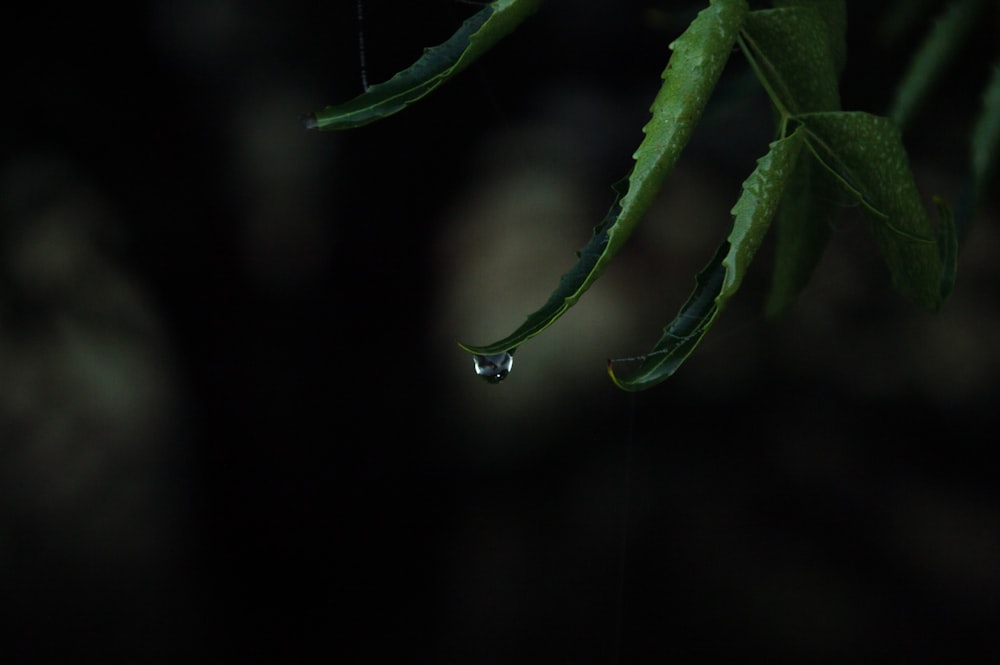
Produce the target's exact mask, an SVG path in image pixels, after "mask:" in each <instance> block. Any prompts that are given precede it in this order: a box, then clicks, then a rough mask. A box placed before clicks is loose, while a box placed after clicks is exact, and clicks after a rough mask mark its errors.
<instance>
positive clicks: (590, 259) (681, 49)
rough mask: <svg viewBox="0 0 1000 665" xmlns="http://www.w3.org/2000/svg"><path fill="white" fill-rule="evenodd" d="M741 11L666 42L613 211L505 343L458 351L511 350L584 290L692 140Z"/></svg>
mask: <svg viewBox="0 0 1000 665" xmlns="http://www.w3.org/2000/svg"><path fill="white" fill-rule="evenodd" d="M746 13H747V4H746V2H745V0H712V3H711V5H710V6H709V7H707V8H705V9H704V10H702V11H701V12H700V13H699V14H698V16H697V17H696V18H695V19H694V21H692V22H691V25H690V26H688V28H687V30H685V31H684V33H683V34H682V35H681V36H680V37H678V38H677V39H676V40H675V41H674V42H673V43H672V44H670V49H671V51H672V52H673V53H672V54H671V56H670V60H669V62H668V63H667V67H666V69H664V71H663V85H662V86H661V87H660V91H659V92H658V93H657V95H656V98H655V99H654V100H653V104H652V106H651V107H650V111H651V113H652V118H651V119H650V121H649V122H648V123H647V124H646V126H645V127H643V130H642V131H643V133H644V134H645V138H644V139H643V141H642V143H641V144H640V145H639V147H638V149H637V150H636V151H635V154H634V155H633V157H634V159H635V165H634V166H633V168H632V172H631V174H630V175H629V176H628V178H627V180H623V181H621V182H619V183H618V185H616V186H615V192H616V197H615V201H614V203H613V204H612V206H611V210H610V211H609V212H608V214H607V216H606V217H605V219H604V221H602V222H601V223H600V224H599V225H598V226H597V227H596V228H595V229H594V234H593V236H592V237H591V239H590V242H589V243H587V245H586V246H585V247H584V248H583V249H582V250H580V251H579V252H578V255H579V261H578V262H577V264H576V265H575V266H574V267H573V268H572V269H571V270H570V271H569V272H567V273H566V274H565V275H563V276H562V278H561V279H560V281H559V285H558V287H557V288H556V290H555V291H553V292H552V294H551V296H550V297H549V299H548V300H547V301H546V302H545V303H544V304H543V305H542V307H541V308H540V309H538V310H537V311H535V312H534V313H532V314H530V315H529V316H528V318H527V320H526V321H525V322H524V323H523V324H522V325H521V326H520V327H518V328H517V329H516V330H515V331H514V332H513V333H511V334H510V335H508V336H506V337H504V338H503V339H500V340H498V341H496V342H493V343H491V344H486V345H482V346H473V345H469V344H462V343H460V344H459V346H461V347H462V348H463V349H465V350H466V351H469V352H471V353H475V354H480V355H488V354H494V353H499V352H501V351H512V350H513V349H515V348H516V347H518V346H519V345H521V344H523V343H524V342H525V341H527V340H528V339H530V338H531V337H534V336H535V335H537V334H538V333H540V332H541V331H542V330H544V329H545V328H547V327H549V326H550V325H552V323H553V322H555V321H556V320H557V319H558V318H559V317H560V316H562V315H563V313H564V312H566V310H568V309H569V308H570V307H572V306H573V305H574V304H576V302H577V301H578V300H579V299H580V296H582V295H583V293H584V292H585V291H586V290H587V289H588V288H590V285H591V284H592V283H593V282H594V280H596V279H597V278H598V277H599V276H600V274H601V272H602V271H603V269H604V268H605V266H606V265H607V264H608V262H609V261H610V260H611V258H612V257H613V256H614V255H615V254H617V253H618V251H619V250H620V249H621V247H622V246H623V245H624V244H625V241H626V240H627V239H628V237H629V235H631V233H632V231H633V230H634V229H635V226H636V225H637V224H638V222H639V220H640V219H641V218H642V216H643V215H644V214H645V213H646V211H647V210H648V209H649V206H650V205H651V204H652V202H653V200H654V199H655V197H656V194H657V193H658V192H659V190H660V188H661V186H662V185H663V181H664V179H666V177H667V175H668V174H669V173H670V171H671V170H672V169H673V167H674V164H675V163H676V162H677V159H678V157H679V156H680V153H681V151H682V150H683V148H684V146H686V145H687V143H688V141H689V140H690V138H691V134H692V133H693V131H694V128H695V126H696V124H697V122H698V119H699V117H700V116H701V113H702V111H703V110H704V108H705V104H706V103H707V102H708V98H709V97H710V96H711V93H712V90H713V89H714V87H715V84H716V82H717V81H718V79H719V76H720V75H721V74H722V70H723V69H724V67H725V64H726V61H727V60H728V58H729V54H730V52H731V51H732V48H733V44H734V43H735V41H736V35H737V33H738V31H739V27H740V25H741V24H742V22H743V19H744V17H745V16H746Z"/></svg>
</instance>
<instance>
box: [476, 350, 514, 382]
mask: <svg viewBox="0 0 1000 665" xmlns="http://www.w3.org/2000/svg"><path fill="white" fill-rule="evenodd" d="M473 362H475V363H476V374H478V375H479V376H481V377H483V380H485V381H488V382H489V383H500V382H501V381H503V380H504V379H506V378H507V374H509V373H510V368H511V367H513V365H514V356H512V355H511V353H510V352H509V351H504V352H502V353H494V354H493V355H491V356H476V357H475V358H473Z"/></svg>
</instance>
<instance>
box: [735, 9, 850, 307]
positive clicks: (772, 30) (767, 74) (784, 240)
mask: <svg viewBox="0 0 1000 665" xmlns="http://www.w3.org/2000/svg"><path fill="white" fill-rule="evenodd" d="M775 4H780V5H782V8H780V9H773V10H763V11H755V12H751V13H750V14H749V15H748V16H747V21H746V24H745V25H744V27H743V35H744V36H743V41H742V46H743V47H744V49H745V50H746V51H748V52H747V53H746V55H747V58H748V59H749V60H750V62H751V65H752V67H753V69H754V71H755V72H756V73H757V76H758V77H760V78H761V83H762V84H763V85H764V87H765V89H766V90H767V91H768V92H769V94H770V95H772V100H773V102H774V105H775V107H776V109H777V110H778V112H779V118H778V131H779V132H782V131H786V130H787V127H788V122H789V120H790V119H791V118H792V117H793V116H792V115H790V114H793V113H804V112H815V111H836V110H838V109H839V108H840V94H839V91H838V86H837V73H838V64H837V61H838V56H837V53H838V52H839V51H838V49H842V48H843V41H844V34H843V30H844V17H843V2H836V1H831V0H813V1H809V0H798V1H792V0H787V1H785V2H780V3H778V2H776V3H775ZM786 114H789V115H786ZM835 187H836V184H835V183H834V182H833V179H832V177H831V176H829V174H827V173H826V171H825V170H824V169H821V168H819V167H818V165H817V164H816V162H815V160H813V159H811V158H803V159H801V160H799V162H798V166H797V167H796V169H795V173H794V174H793V175H792V176H791V180H790V182H789V185H788V187H787V189H786V191H785V195H784V199H783V201H782V204H781V208H780V210H779V212H778V218H777V224H776V227H777V228H776V231H777V244H776V247H775V261H774V272H773V275H772V281H771V289H770V292H769V294H768V299H767V304H766V310H767V313H768V314H769V315H771V316H774V315H777V314H779V313H780V312H782V311H783V310H784V309H785V308H786V307H787V306H788V305H789V304H790V303H791V302H793V301H794V300H795V298H796V297H797V296H798V294H799V293H800V292H801V290H802V288H803V287H804V286H805V285H806V283H807V282H808V281H809V278H810V277H811V276H812V273H813V270H814V269H815V267H816V264H817V263H818V262H819V259H820V256H821V255H822V253H823V250H824V249H825V247H826V242H827V239H828V238H829V235H830V225H829V221H830V218H831V216H832V213H833V210H834V207H833V206H831V205H830V201H831V200H832V198H833V196H832V195H831V192H832V191H834V190H835Z"/></svg>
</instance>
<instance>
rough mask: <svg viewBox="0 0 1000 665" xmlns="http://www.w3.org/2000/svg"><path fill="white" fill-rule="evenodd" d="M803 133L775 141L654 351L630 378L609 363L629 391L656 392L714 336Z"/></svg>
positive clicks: (773, 207) (757, 244) (764, 227)
mask: <svg viewBox="0 0 1000 665" xmlns="http://www.w3.org/2000/svg"><path fill="white" fill-rule="evenodd" d="M802 136H803V132H802V130H801V129H800V130H798V131H796V132H795V133H793V134H792V135H791V136H788V137H786V138H783V139H780V140H778V141H775V142H774V143H772V144H771V147H770V150H769V151H768V153H767V154H766V155H765V156H764V157H762V158H761V159H759V160H758V161H757V168H756V169H754V172H753V173H751V174H750V177H749V178H747V179H746V180H745V181H744V183H743V193H742V195H741V196H740V198H739V200H738V201H737V202H736V205H735V206H734V207H733V209H732V214H733V229H732V231H731V232H730V234H729V237H728V238H727V240H726V242H724V243H723V244H722V246H721V247H720V248H719V251H718V252H717V253H716V256H715V258H714V259H713V260H712V261H711V262H710V263H709V264H708V266H706V267H705V268H704V269H703V270H702V271H701V272H700V273H699V274H698V278H697V285H696V286H695V290H694V292H693V293H692V294H691V296H690V297H689V298H688V300H687V302H685V303H684V306H683V307H681V309H680V312H679V313H678V314H677V316H676V317H675V318H674V319H673V321H671V322H670V323H669V324H668V325H667V327H666V328H664V329H663V335H662V336H661V337H660V339H659V341H657V343H656V345H655V346H654V347H653V350H652V351H650V352H649V353H648V354H647V355H646V356H643V357H642V358H640V360H641V362H640V364H639V367H638V368H637V369H636V370H635V372H634V373H633V374H631V375H629V376H628V377H623V376H620V373H618V372H616V371H615V366H616V364H622V363H623V361H621V360H609V361H608V374H610V375H611V379H612V380H613V381H614V382H615V384H616V385H617V386H618V387H619V388H622V389H623V390H627V391H639V390H645V389H647V388H651V387H653V386H655V385H656V384H658V383H661V382H662V381H664V380H666V379H667V378H669V377H670V376H671V375H673V373H674V372H675V371H677V369H678V368H679V367H680V366H681V364H683V362H684V361H685V360H686V359H687V357H688V356H690V355H691V352H692V351H694V349H695V347H697V346H698V343H699V342H700V341H701V339H702V338H703V337H704V336H705V333H707V332H708V330H709V328H711V327H712V324H713V323H714V322H715V319H716V318H717V317H718V315H719V313H720V312H721V311H722V309H723V308H724V307H725V305H726V303H727V302H728V301H729V299H730V298H732V297H733V295H735V293H736V292H737V291H738V290H739V288H740V284H741V283H742V281H743V278H744V277H745V276H746V273H747V270H748V269H749V266H750V263H751V261H752V260H753V257H754V255H755V254H756V253H757V250H758V249H759V248H760V244H761V242H762V241H763V240H764V236H765V234H766V233H767V229H768V227H769V226H770V224H771V220H772V219H773V218H774V215H775V213H776V212H777V210H778V206H779V204H780V202H781V199H782V198H783V196H784V193H785V189H786V187H787V186H788V183H789V180H790V178H791V174H792V173H793V172H794V171H795V165H796V161H797V159H798V156H799V152H800V151H801V148H802V145H803V141H802Z"/></svg>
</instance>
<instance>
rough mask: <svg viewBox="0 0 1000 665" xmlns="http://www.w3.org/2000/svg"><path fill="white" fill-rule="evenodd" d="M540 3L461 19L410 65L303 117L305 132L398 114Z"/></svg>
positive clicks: (502, 5) (519, 2)
mask: <svg viewBox="0 0 1000 665" xmlns="http://www.w3.org/2000/svg"><path fill="white" fill-rule="evenodd" d="M540 3H541V0H496V1H495V2H493V3H491V4H489V5H488V6H486V7H484V8H483V9H482V10H480V11H479V12H478V13H476V14H475V15H473V16H472V17H470V18H469V19H467V20H466V21H465V22H464V23H463V24H462V25H461V27H459V29H458V30H457V31H456V32H455V34H453V35H452V36H451V37H450V38H449V39H448V40H447V41H445V42H443V43H442V44H439V45H437V46H434V47H431V48H427V49H424V53H423V55H422V56H421V57H420V58H419V59H418V60H417V61H416V62H414V63H413V64H412V65H410V66H409V67H407V68H406V69H404V70H402V71H401V72H399V73H398V74H396V75H395V76H393V77H392V78H391V79H389V80H388V81H385V82H383V83H378V84H376V85H373V86H371V87H370V88H368V90H366V91H365V92H364V93H362V94H361V95H359V96H357V97H355V98H354V99H351V100H350V101H347V102H344V103H343V104H338V105H336V106H327V107H326V108H325V109H323V110H322V111H318V112H316V113H313V114H310V115H307V116H306V118H305V125H306V127H307V128H309V129H320V130H334V129H350V128H353V127H361V126H362V125H367V124H368V123H370V122H374V121H376V120H381V119H382V118H385V117H387V116H390V115H392V114H394V113H398V112H399V111H402V110H403V109H404V108H406V107H407V106H409V105H410V104H412V103H413V102H415V101H417V100H419V99H421V98H423V97H424V96H426V95H427V94H429V93H430V92H432V91H433V90H435V89H436V88H438V87H439V86H440V85H441V84H443V83H444V82H446V81H448V80H449V79H451V78H452V77H453V76H455V75H456V74H458V73H459V72H460V71H462V70H463V69H465V68H466V67H468V66H469V65H470V64H472V62H473V61H474V60H476V59H477V58H479V57H480V56H481V55H483V54H484V53H486V52H487V51H488V50H489V49H491V48H492V47H493V46H494V45H495V44H496V43H497V42H499V41H500V40H501V39H503V38H504V37H506V36H507V35H508V34H509V33H510V32H512V31H513V30H514V29H515V28H516V27H517V26H518V25H519V24H520V23H521V22H522V21H523V20H524V19H525V18H527V17H528V16H530V15H531V14H532V13H534V12H535V11H536V10H537V9H538V6H539V4H540Z"/></svg>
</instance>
